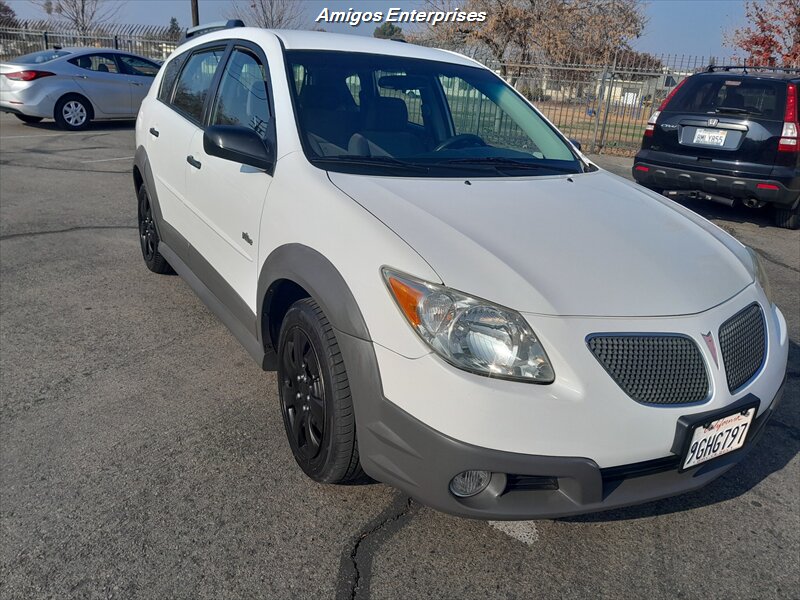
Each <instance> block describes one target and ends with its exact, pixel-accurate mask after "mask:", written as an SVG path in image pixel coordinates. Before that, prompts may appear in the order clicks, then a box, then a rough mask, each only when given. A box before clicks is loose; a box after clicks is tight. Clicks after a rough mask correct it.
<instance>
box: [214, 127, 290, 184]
mask: <svg viewBox="0 0 800 600" xmlns="http://www.w3.org/2000/svg"><path fill="white" fill-rule="evenodd" d="M203 150H205V152H206V154H208V155H209V156H217V157H219V158H222V159H225V160H230V161H233V162H238V163H242V164H243V165H248V166H251V167H255V168H256V169H261V170H262V171H267V172H268V173H272V170H273V169H274V168H275V151H274V149H273V146H272V144H271V143H270V142H268V141H265V140H264V139H263V138H262V137H261V136H260V135H258V134H257V133H256V132H255V131H253V130H252V129H249V128H247V127H240V126H238V125H213V126H211V127H209V128H208V129H206V131H205V133H204V134H203Z"/></svg>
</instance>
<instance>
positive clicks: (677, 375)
mask: <svg viewBox="0 0 800 600" xmlns="http://www.w3.org/2000/svg"><path fill="white" fill-rule="evenodd" d="M586 343H587V345H588V346H589V350H591V351H592V354H594V357H595V358H596V359H597V360H598V361H599V362H600V364H601V365H603V368H604V369H605V370H606V371H607V372H608V374H609V375H611V377H612V378H613V379H614V381H615V382H616V383H617V385H619V387H621V388H622V390H623V391H624V392H625V393H626V394H628V396H630V397H631V398H633V399H634V400H636V402H641V403H642V404H689V403H692V402H700V401H702V400H705V399H706V397H707V396H708V390H709V385H708V375H707V373H706V368H705V363H704V362H703V357H702V356H701V354H700V350H698V348H697V345H696V344H695V343H694V342H693V341H692V340H691V339H690V338H688V337H685V336H681V335H607V334H600V335H593V336H591V337H589V338H588V339H587V341H586Z"/></svg>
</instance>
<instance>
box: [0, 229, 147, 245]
mask: <svg viewBox="0 0 800 600" xmlns="http://www.w3.org/2000/svg"><path fill="white" fill-rule="evenodd" d="M99 229H137V227H136V226H135V225H82V226H77V227H67V228H66V229H45V230H43V231H26V232H23V233H7V234H5V235H0V242H2V241H5V240H13V239H15V238H24V237H37V236H40V235H52V234H55V233H69V232H71V231H94V230H99Z"/></svg>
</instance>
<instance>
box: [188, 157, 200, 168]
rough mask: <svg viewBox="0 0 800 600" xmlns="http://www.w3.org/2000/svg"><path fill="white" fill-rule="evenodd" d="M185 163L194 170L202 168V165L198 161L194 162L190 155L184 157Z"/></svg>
mask: <svg viewBox="0 0 800 600" xmlns="http://www.w3.org/2000/svg"><path fill="white" fill-rule="evenodd" d="M186 162H188V163H189V164H190V165H192V166H193V167H194V168H195V169H199V168H200V167H202V166H203V164H202V163H201V162H200V161H199V160H195V158H194V156H192V155H191V154H190V155H189V156H187V157H186Z"/></svg>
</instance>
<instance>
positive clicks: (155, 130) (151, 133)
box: [150, 127, 161, 137]
mask: <svg viewBox="0 0 800 600" xmlns="http://www.w3.org/2000/svg"><path fill="white" fill-rule="evenodd" d="M150 135H152V136H153V137H158V136H159V135H161V134H160V133H158V129H156V128H155V127H151V128H150Z"/></svg>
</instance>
